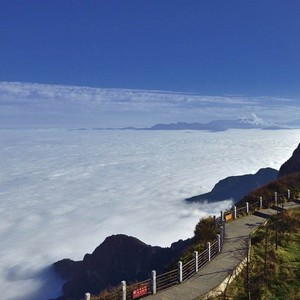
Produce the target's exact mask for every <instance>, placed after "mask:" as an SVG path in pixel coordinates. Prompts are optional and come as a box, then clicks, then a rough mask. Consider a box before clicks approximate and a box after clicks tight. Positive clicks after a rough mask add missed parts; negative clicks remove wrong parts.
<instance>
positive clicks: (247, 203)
mask: <svg viewBox="0 0 300 300" xmlns="http://www.w3.org/2000/svg"><path fill="white" fill-rule="evenodd" d="M246 214H247V215H249V202H246Z"/></svg>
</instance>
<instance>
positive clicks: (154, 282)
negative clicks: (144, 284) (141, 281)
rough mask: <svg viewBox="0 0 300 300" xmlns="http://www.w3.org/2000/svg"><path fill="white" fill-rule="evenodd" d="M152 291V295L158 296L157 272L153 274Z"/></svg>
mask: <svg viewBox="0 0 300 300" xmlns="http://www.w3.org/2000/svg"><path fill="white" fill-rule="evenodd" d="M151 290H152V295H155V294H156V271H155V270H153V271H152V273H151Z"/></svg>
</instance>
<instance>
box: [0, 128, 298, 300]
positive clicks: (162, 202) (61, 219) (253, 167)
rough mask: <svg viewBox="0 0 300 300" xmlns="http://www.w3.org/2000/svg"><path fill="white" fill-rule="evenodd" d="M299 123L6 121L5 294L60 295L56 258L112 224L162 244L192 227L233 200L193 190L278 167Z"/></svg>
mask: <svg viewBox="0 0 300 300" xmlns="http://www.w3.org/2000/svg"><path fill="white" fill-rule="evenodd" d="M299 133H300V132H299V130H295V131H259V130H250V131H238V130H230V131H227V132H218V133H209V132H148V131H147V132H141V131H125V132H124V131H67V130H0V156H1V158H2V159H1V161H0V186H1V190H0V198H1V203H0V214H1V219H0V240H1V244H0V257H1V261H0V290H1V296H2V299H4V300H8V299H14V300H15V299H20V300H21V299H22V300H29V299H30V300H39V299H45V298H47V297H54V294H57V289H58V288H59V282H56V280H55V278H54V277H53V274H51V272H50V271H49V269H48V268H47V267H48V266H49V265H50V264H51V263H53V262H54V261H56V260H59V259H62V258H64V257H69V258H71V259H76V260H78V259H82V257H83V255H84V254H85V253H87V252H92V251H93V250H94V248H95V247H96V246H98V245H99V244H100V243H101V242H102V241H103V240H104V238H105V237H106V236H108V235H110V234H115V233H125V234H129V235H133V236H136V237H138V238H140V239H141V240H143V241H144V242H146V243H149V244H152V245H162V246H168V245H170V243H171V242H173V241H176V240H178V239H180V238H188V237H190V236H191V235H192V233H193V230H194V226H195V224H196V223H197V221H198V219H199V218H200V217H202V216H204V215H206V214H218V213H219V211H220V210H223V209H225V208H226V207H228V206H229V205H230V201H224V202H220V203H215V204H210V205H207V204H200V205H199V204H193V205H186V204H185V203H184V202H183V201H182V200H183V199H184V198H186V197H190V196H193V195H197V194H199V193H204V192H207V191H209V190H210V189H211V188H212V187H213V185H214V184H215V183H216V182H217V181H218V180H220V179H222V178H224V177H226V176H229V175H238V174H245V173H254V172H256V171H257V170H258V169H259V168H261V167H266V166H270V167H275V168H279V166H280V165H281V164H282V163H283V162H284V161H285V160H287V159H288V158H289V157H290V155H291V154H292V152H293V150H294V149H295V148H296V146H297V144H298V143H299ZM282 136H284V138H282ZM278 140H280V141H281V142H280V143H278ZM162 208H163V209H162ZM124 279H126V278H124Z"/></svg>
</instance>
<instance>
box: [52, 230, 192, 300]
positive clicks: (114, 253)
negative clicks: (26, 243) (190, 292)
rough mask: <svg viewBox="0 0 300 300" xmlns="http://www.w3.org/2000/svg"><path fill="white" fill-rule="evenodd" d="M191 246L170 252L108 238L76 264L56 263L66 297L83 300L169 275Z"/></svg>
mask: <svg viewBox="0 0 300 300" xmlns="http://www.w3.org/2000/svg"><path fill="white" fill-rule="evenodd" d="M190 245H191V240H190V239H188V240H185V241H182V240H180V241H178V242H176V243H173V244H172V245H171V247H169V248H162V247H157V246H156V247H153V246H150V245H147V244H145V243H143V242H141V241H140V240H138V239H137V238H134V237H130V236H127V235H123V234H118V235H113V236H110V237H107V238H106V239H105V241H104V242H103V243H102V244H101V245H100V246H98V247H97V248H96V249H95V251H94V252H93V253H92V254H86V255H85V256H84V259H83V260H82V261H79V262H74V261H72V260H69V259H64V260H61V261H58V262H56V263H54V269H55V271H56V272H57V273H58V274H59V275H60V276H61V277H62V278H64V279H69V280H68V281H67V282H66V283H65V284H64V286H63V294H64V297H61V298H59V299H80V298H82V296H83V295H84V293H86V292H90V293H92V294H98V293H99V292H101V291H102V290H104V289H106V288H107V287H109V286H114V285H119V284H120V282H121V281H122V280H126V281H127V282H128V283H130V282H133V281H141V280H145V279H147V278H150V273H151V270H156V271H157V272H158V273H162V272H165V271H166V270H167V269H168V267H170V265H172V264H173V263H174V262H175V261H176V260H177V259H178V257H179V256H180V255H181V254H182V253H183V251H184V250H186V249H187V247H189V246H190Z"/></svg>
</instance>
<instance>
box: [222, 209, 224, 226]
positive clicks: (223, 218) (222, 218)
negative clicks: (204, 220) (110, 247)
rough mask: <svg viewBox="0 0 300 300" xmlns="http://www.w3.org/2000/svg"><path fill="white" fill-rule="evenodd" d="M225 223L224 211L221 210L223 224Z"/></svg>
mask: <svg viewBox="0 0 300 300" xmlns="http://www.w3.org/2000/svg"><path fill="white" fill-rule="evenodd" d="M223 222H224V213H223V211H222V210H221V224H223Z"/></svg>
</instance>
